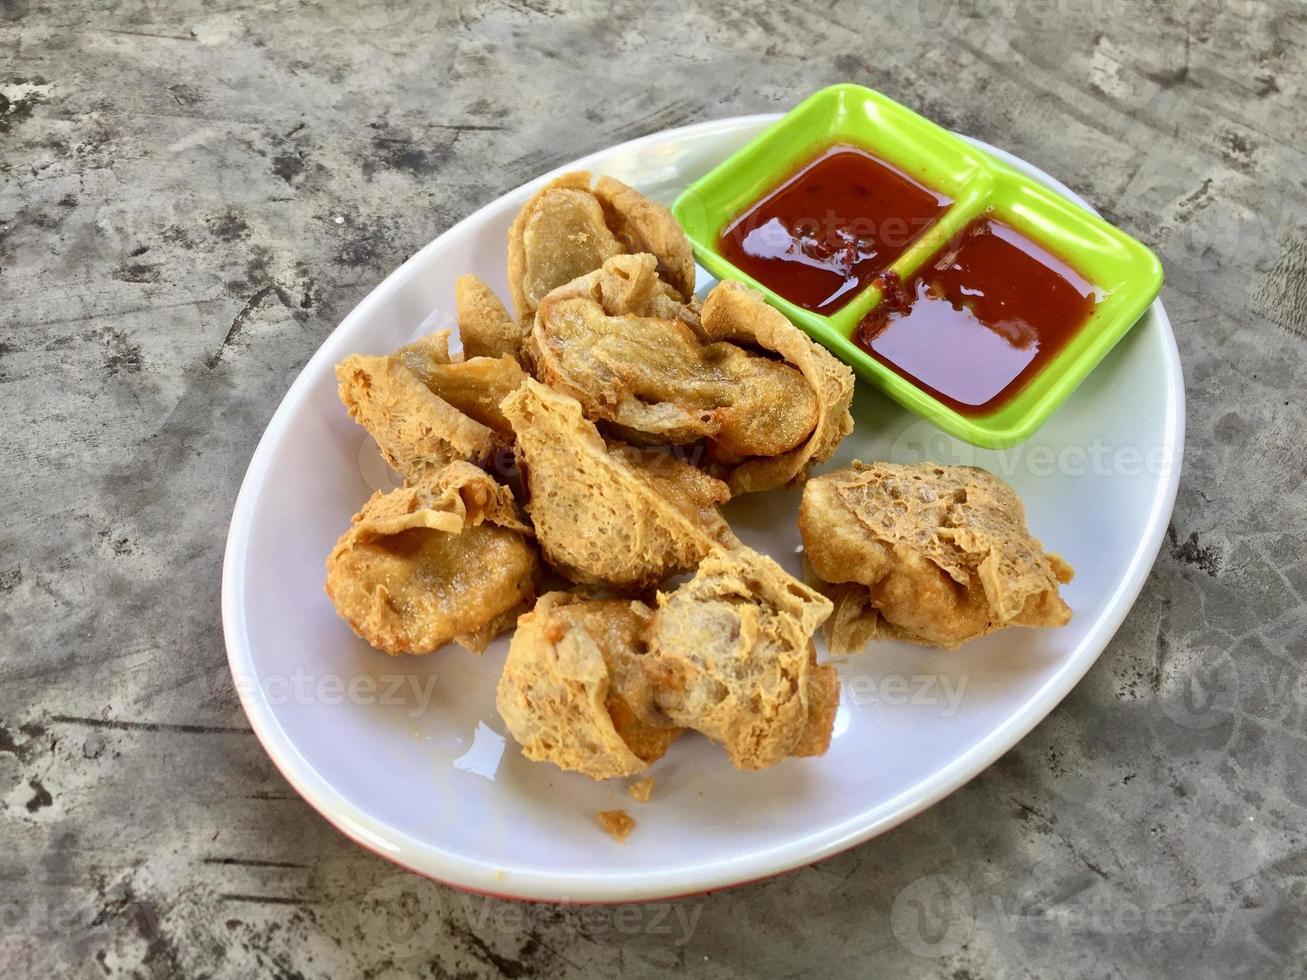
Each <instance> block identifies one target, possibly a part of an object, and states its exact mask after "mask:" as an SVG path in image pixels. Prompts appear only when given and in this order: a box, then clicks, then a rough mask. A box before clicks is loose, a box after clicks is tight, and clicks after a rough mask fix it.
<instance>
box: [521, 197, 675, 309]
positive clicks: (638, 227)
mask: <svg viewBox="0 0 1307 980" xmlns="http://www.w3.org/2000/svg"><path fill="white" fill-rule="evenodd" d="M629 252H650V253H652V254H653V255H654V256H655V257H656V258H657V261H658V266H659V268H660V269H662V270H663V271H664V273H665V275H664V278H665V279H666V281H667V282H668V283H669V284H671V286H672V287H673V288H674V289H675V290H676V291H677V293H678V294H679V296H680V298H681V299H682V300H686V301H688V300H689V299H690V297H691V295H693V293H694V257H693V255H692V253H691V251H690V243H689V242H688V241H687V240H686V238H685V234H684V233H683V232H682V231H681V227H680V225H679V224H677V222H676V219H675V218H673V217H672V214H671V212H670V211H668V210H667V209H666V208H665V207H663V206H662V205H661V204H657V203H655V202H653V201H650V200H649V199H647V198H645V197H643V196H642V195H640V194H639V193H637V192H636V191H634V190H632V189H631V188H629V187H627V186H626V185H625V184H623V183H621V182H620V181H617V180H613V179H612V178H611V177H605V178H602V179H601V180H600V181H599V183H598V184H597V185H596V186H595V189H594V190H593V191H591V189H590V174H589V173H586V172H585V171H575V172H573V173H568V174H563V175H562V176H561V177H558V178H557V179H555V180H553V181H551V182H550V183H548V184H546V185H545V186H544V187H542V188H541V189H540V190H539V191H538V192H537V193H536V195H535V196H534V197H532V198H531V199H530V200H529V201H527V202H526V204H524V205H523V206H522V210H521V211H519V212H518V214H517V217H516V218H514V219H513V225H512V227H511V228H510V229H509V232H508V284H509V289H510V290H511V292H512V299H513V309H514V310H515V311H516V313H517V317H518V320H519V321H521V322H522V323H523V324H530V322H531V320H532V319H533V318H534V316H535V311H536V307H537V305H538V304H539V302H540V300H541V299H543V298H544V296H545V295H546V294H548V293H549V292H551V291H552V290H554V289H556V288H558V287H559V286H562V285H564V284H565V283H569V282H571V281H572V280H573V279H578V278H580V277H581V276H584V275H586V274H587V273H589V272H593V271H594V270H595V269H598V268H599V267H600V266H601V265H603V264H604V261H605V260H607V259H609V258H611V257H612V256H614V255H621V254H623V253H629Z"/></svg>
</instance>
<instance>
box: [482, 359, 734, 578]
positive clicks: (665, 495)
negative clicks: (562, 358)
mask: <svg viewBox="0 0 1307 980" xmlns="http://www.w3.org/2000/svg"><path fill="white" fill-rule="evenodd" d="M500 407H501V408H502V410H503V412H504V415H506V416H507V417H508V420H509V422H510V423H511V424H512V426H513V431H514V432H515V433H516V435H517V447H518V454H519V458H520V459H521V460H522V462H523V464H524V470H525V475H526V485H527V488H528V490H529V492H530V503H529V504H528V505H527V512H528V513H529V514H530V515H531V520H532V522H533V523H534V524H535V529H536V535H537V537H538V538H539V541H540V547H541V551H542V552H543V554H544V556H545V559H546V560H547V561H548V562H549V563H550V564H551V565H553V566H554V567H556V568H557V569H558V570H559V571H560V572H562V573H563V574H564V575H566V576H567V577H568V578H570V579H572V580H573V581H575V582H581V583H589V584H596V585H608V586H612V587H614V588H618V589H628V590H631V589H640V588H647V587H649V586H651V585H655V584H657V583H658V582H660V581H662V580H663V579H664V578H666V577H667V576H668V575H672V574H675V573H677V572H682V571H686V570H688V569H691V568H693V567H694V566H695V565H696V564H697V563H698V561H699V559H700V558H702V557H703V556H704V555H705V554H707V553H708V551H709V550H710V549H711V548H712V547H713V546H714V544H716V543H720V542H727V543H729V542H733V541H734V540H735V538H734V535H733V534H731V531H730V528H729V527H727V525H726V522H725V521H724V520H723V519H722V517H721V514H720V513H718V511H717V506H716V505H717V504H719V503H724V502H725V501H726V500H727V499H729V493H728V491H727V489H726V485H725V484H723V483H722V482H721V481H719V480H715V479H713V478H712V477H710V476H708V475H707V474H705V473H703V472H702V471H700V470H698V469H695V468H694V467H693V466H690V465H689V464H687V463H684V462H682V461H681V460H679V459H676V458H675V457H674V456H672V455H671V454H669V453H658V452H652V451H641V450H635V449H633V448H631V447H623V446H620V445H617V446H611V447H610V446H608V445H606V444H605V443H604V440H603V439H602V438H601V437H600V435H599V432H598V431H597V430H596V429H595V427H594V424H593V423H591V422H589V421H587V420H586V419H585V417H584V416H583V415H582V413H581V406H580V405H579V404H578V403H577V401H576V400H575V399H573V398H569V397H568V396H567V395H564V394H562V393H560V392H556V391H553V390H552V389H550V388H547V387H545V386H544V385H542V384H540V383H539V382H537V381H534V380H528V381H527V382H526V383H525V384H524V385H523V386H522V387H521V388H519V389H518V390H517V391H516V392H514V393H513V394H512V395H510V396H509V397H508V398H506V399H505V400H504V402H503V404H502V405H501V406H500Z"/></svg>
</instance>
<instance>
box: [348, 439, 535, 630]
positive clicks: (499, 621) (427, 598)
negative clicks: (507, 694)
mask: <svg viewBox="0 0 1307 980" xmlns="http://www.w3.org/2000/svg"><path fill="white" fill-rule="evenodd" d="M530 534H531V531H530V529H529V528H528V527H527V526H526V525H525V524H523V523H522V522H521V520H520V519H519V518H518V515H517V507H516V505H515V504H514V503H513V495H512V493H511V492H510V491H509V490H508V488H507V487H503V486H500V485H499V484H497V483H496V482H495V481H494V480H493V479H491V478H490V477H489V476H488V475H487V474H486V473H484V472H483V471H482V470H479V469H477V467H475V466H473V465H472V464H471V463H465V462H461V461H458V462H453V463H450V464H449V465H448V466H446V467H445V468H443V469H441V470H439V471H437V472H434V473H432V474H431V475H430V476H429V477H428V478H427V479H426V480H424V481H422V482H420V483H418V484H415V485H411V486H405V487H401V488H400V489H398V490H392V491H390V492H389V493H384V494H383V493H380V492H378V493H375V494H373V496H372V499H370V500H369V501H368V502H367V503H366V504H365V505H364V507H363V510H361V511H360V512H359V513H358V514H356V515H355V516H354V521H353V526H352V527H351V528H350V529H349V530H348V531H346V532H345V533H344V534H343V535H342V536H341V538H340V540H339V541H338V542H336V547H335V548H334V549H332V552H331V555H330V556H329V557H328V558H327V583H326V584H327V595H328V596H330V597H331V601H332V602H333V603H335V605H336V611H337V612H338V613H340V615H341V617H342V618H343V619H344V620H345V621H346V622H348V623H349V624H350V626H351V627H353V629H354V632H356V633H357V634H358V635H359V636H361V637H362V638H363V639H365V640H367V641H368V643H370V644H371V645H372V646H374V647H376V648H377V649H378V650H383V651H385V652H386V653H391V654H395V653H429V652H430V651H432V650H435V649H436V648H437V647H440V646H443V645H444V644H445V643H447V642H449V641H450V640H454V641H456V642H458V643H460V644H462V645H463V646H465V647H467V648H468V649H470V650H474V651H476V652H478V653H479V652H480V651H481V650H483V649H484V648H485V646H486V644H487V643H488V642H489V641H490V640H491V639H492V638H493V636H494V634H495V633H497V632H498V631H499V630H500V629H503V628H505V627H506V626H508V625H510V624H511V622H512V615H513V614H514V613H515V611H516V610H518V609H520V608H521V607H522V606H524V605H525V604H528V603H530V601H531V600H532V599H533V598H534V597H535V580H536V577H537V574H538V571H539V569H538V560H537V558H536V551H535V547H534V545H533V544H532V543H531V541H530Z"/></svg>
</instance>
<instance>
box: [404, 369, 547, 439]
mask: <svg viewBox="0 0 1307 980" xmlns="http://www.w3.org/2000/svg"><path fill="white" fill-rule="evenodd" d="M422 380H423V382H424V383H425V384H426V386H427V388H428V389H430V391H431V392H432V393H433V394H435V395H437V396H438V397H440V398H443V399H444V400H445V401H447V402H449V404H451V405H453V406H454V407H455V408H457V409H458V410H459V411H460V412H462V413H463V414H464V415H466V416H467V417H468V418H471V419H474V420H476V421H477V422H480V423H481V424H482V425H484V426H486V427H487V428H489V429H491V430H493V431H494V432H496V433H498V434H499V435H502V436H506V437H508V438H509V439H511V437H512V434H513V428H512V426H510V425H509V424H508V419H506V418H504V413H503V412H501V411H500V410H499V403H500V402H502V401H503V400H504V399H505V398H507V397H508V396H509V395H511V394H512V393H513V392H514V391H516V390H517V389H518V387H519V386H520V385H521V384H522V382H523V381H525V380H526V372H525V371H523V370H522V366H521V365H520V364H518V363H517V361H515V360H514V359H513V358H511V357H509V356H508V355H507V354H504V355H501V356H499V357H474V358H472V359H471V360H468V361H458V362H456V363H454V364H430V365H428V366H427V368H426V371H425V373H424V374H423V377H422Z"/></svg>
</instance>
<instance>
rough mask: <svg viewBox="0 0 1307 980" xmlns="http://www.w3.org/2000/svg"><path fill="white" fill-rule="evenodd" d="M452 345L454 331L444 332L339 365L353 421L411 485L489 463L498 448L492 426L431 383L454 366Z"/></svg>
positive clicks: (342, 397)
mask: <svg viewBox="0 0 1307 980" xmlns="http://www.w3.org/2000/svg"><path fill="white" fill-rule="evenodd" d="M448 344H449V331H448V330H441V331H437V332H436V333H433V334H431V335H429V336H427V337H423V338H422V339H421V340H418V341H415V342H414V343H412V344H409V345H408V346H407V347H401V348H400V349H399V350H397V351H395V352H394V353H393V354H387V355H384V356H372V355H368V354H351V355H350V356H349V357H347V358H345V359H344V360H343V361H341V362H340V363H339V364H337V365H336V380H337V381H338V382H339V391H340V400H341V401H342V402H344V403H345V407H346V408H347V409H349V414H350V417H351V418H352V419H354V421H355V422H358V423H359V424H360V425H361V426H363V427H364V428H365V429H367V430H368V432H369V433H370V434H371V435H372V438H373V439H375V440H376V442H377V445H378V446H379V447H380V449H381V455H382V456H383V457H385V460H386V462H387V463H389V464H390V465H391V466H392V467H393V468H394V469H396V470H397V471H398V472H399V473H400V474H402V475H403V476H404V478H405V479H406V480H409V481H410V482H419V481H422V480H424V479H429V478H431V477H432V476H433V475H434V474H436V473H438V472H439V471H440V470H442V469H443V468H444V467H445V465H446V464H447V463H450V462H452V461H454V460H471V461H473V462H479V461H482V460H485V459H488V458H489V457H490V456H491V455H492V454H493V453H494V451H495V449H496V448H498V442H499V440H497V439H496V437H495V433H494V432H493V431H492V430H491V429H490V428H489V427H488V426H486V425H483V424H482V423H481V422H478V421H477V420H476V419H474V418H471V417H469V416H468V415H466V414H465V413H464V412H462V411H460V410H459V409H458V408H455V407H454V406H453V405H451V404H450V403H449V402H448V401H446V400H445V399H444V398H442V397H440V396H439V395H438V394H436V393H435V392H434V391H432V390H431V388H430V387H428V385H427V383H426V381H425V379H426V378H428V377H430V375H431V372H432V371H433V370H435V369H437V368H439V367H441V366H443V365H448V364H449V347H448Z"/></svg>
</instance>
